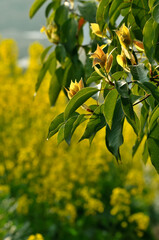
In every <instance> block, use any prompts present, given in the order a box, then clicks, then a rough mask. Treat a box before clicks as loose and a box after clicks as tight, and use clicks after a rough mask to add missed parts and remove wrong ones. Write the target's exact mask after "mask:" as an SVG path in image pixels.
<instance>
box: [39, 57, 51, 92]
mask: <svg viewBox="0 0 159 240" xmlns="http://www.w3.org/2000/svg"><path fill="white" fill-rule="evenodd" d="M52 61H53V62H54V61H55V53H54V52H53V53H51V54H50V56H49V57H48V59H47V60H46V61H45V62H44V64H43V66H42V68H41V69H40V72H39V75H38V79H37V82H36V85H35V92H37V91H38V89H39V87H40V85H41V83H42V81H43V79H44V77H45V75H46V72H47V71H48V70H49V67H50V64H51V62H52Z"/></svg>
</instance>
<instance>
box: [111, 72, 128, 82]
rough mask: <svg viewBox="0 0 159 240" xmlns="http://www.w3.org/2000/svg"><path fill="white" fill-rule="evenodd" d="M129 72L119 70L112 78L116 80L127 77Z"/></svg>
mask: <svg viewBox="0 0 159 240" xmlns="http://www.w3.org/2000/svg"><path fill="white" fill-rule="evenodd" d="M127 75H128V74H127V73H125V72H123V71H119V72H115V73H113V74H112V75H111V77H112V79H113V80H115V81H118V80H120V79H121V78H125V79H126V78H127Z"/></svg>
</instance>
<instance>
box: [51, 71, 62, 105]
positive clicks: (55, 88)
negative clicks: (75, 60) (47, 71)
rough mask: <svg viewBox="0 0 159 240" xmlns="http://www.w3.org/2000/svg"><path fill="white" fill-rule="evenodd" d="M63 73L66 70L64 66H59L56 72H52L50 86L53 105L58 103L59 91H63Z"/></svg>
mask: <svg viewBox="0 0 159 240" xmlns="http://www.w3.org/2000/svg"><path fill="white" fill-rule="evenodd" d="M63 75H64V70H63V69H62V68H58V69H57V70H56V71H55V73H54V74H52V78H51V81H50V87H49V99H50V104H51V106H54V105H55V103H56V100H57V98H58V96H59V93H60V91H61V88H62V86H63V82H62V81H63Z"/></svg>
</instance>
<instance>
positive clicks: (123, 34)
mask: <svg viewBox="0 0 159 240" xmlns="http://www.w3.org/2000/svg"><path fill="white" fill-rule="evenodd" d="M116 34H117V36H118V38H119V42H120V44H121V48H122V51H121V55H118V56H117V62H118V64H119V65H120V66H121V67H122V68H123V69H124V70H125V71H128V72H129V67H128V66H127V60H126V59H127V58H128V59H129V60H130V61H131V64H132V65H136V60H135V57H134V55H133V53H132V51H130V48H129V47H130V46H131V45H133V44H134V46H135V47H136V49H137V50H138V51H139V52H143V51H144V46H143V43H142V42H140V41H137V40H134V41H132V40H131V37H130V32H129V29H128V28H127V27H126V26H125V24H123V25H122V26H121V27H120V29H119V30H117V31H116Z"/></svg>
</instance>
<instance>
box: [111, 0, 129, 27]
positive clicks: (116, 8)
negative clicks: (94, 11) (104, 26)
mask: <svg viewBox="0 0 159 240" xmlns="http://www.w3.org/2000/svg"><path fill="white" fill-rule="evenodd" d="M130 6H131V4H130V2H123V0H116V1H113V2H112V5H111V7H110V11H109V19H110V23H111V24H112V26H115V24H116V21H117V18H118V17H119V15H120V14H121V10H122V9H126V11H127V14H129V7H130ZM125 14H126V13H125Z"/></svg>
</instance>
